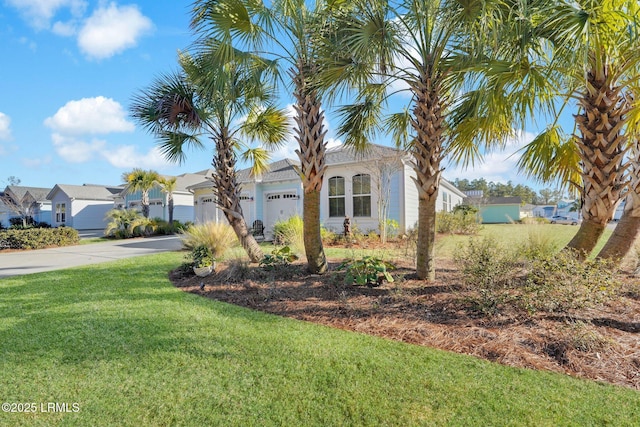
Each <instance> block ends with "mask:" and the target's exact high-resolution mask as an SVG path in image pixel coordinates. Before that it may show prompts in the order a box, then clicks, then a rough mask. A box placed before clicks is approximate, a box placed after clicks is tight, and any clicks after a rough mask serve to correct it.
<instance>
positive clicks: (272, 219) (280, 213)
mask: <svg viewBox="0 0 640 427" xmlns="http://www.w3.org/2000/svg"><path fill="white" fill-rule="evenodd" d="M298 199H299V197H298V195H297V194H296V193H272V194H269V195H268V196H267V211H266V218H265V228H266V229H267V230H268V231H271V230H272V229H273V224H275V223H276V222H277V221H279V220H282V219H287V218H289V217H291V216H293V215H297V214H299V212H298Z"/></svg>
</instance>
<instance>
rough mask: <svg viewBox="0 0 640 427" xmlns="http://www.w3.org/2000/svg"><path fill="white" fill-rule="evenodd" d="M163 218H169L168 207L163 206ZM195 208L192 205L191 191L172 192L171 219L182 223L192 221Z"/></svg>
mask: <svg viewBox="0 0 640 427" xmlns="http://www.w3.org/2000/svg"><path fill="white" fill-rule="evenodd" d="M165 215H166V216H165V218H164V219H165V220H166V221H168V220H169V207H168V206H166V207H165ZM194 215H195V208H194V206H193V195H192V194H191V193H174V194H173V219H174V220H178V221H180V222H182V223H185V222H187V221H193V220H194Z"/></svg>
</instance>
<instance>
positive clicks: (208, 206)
mask: <svg viewBox="0 0 640 427" xmlns="http://www.w3.org/2000/svg"><path fill="white" fill-rule="evenodd" d="M217 210H218V207H217V205H216V202H215V200H214V199H213V197H203V198H201V199H200V203H198V215H197V218H196V219H197V221H198V222H199V223H203V222H209V221H216V220H217V219H218V215H217V212H216V211H217Z"/></svg>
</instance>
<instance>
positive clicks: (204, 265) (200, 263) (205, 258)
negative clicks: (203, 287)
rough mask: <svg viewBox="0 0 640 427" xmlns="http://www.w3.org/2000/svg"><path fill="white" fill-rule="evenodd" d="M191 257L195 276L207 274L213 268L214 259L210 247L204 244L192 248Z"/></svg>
mask: <svg viewBox="0 0 640 427" xmlns="http://www.w3.org/2000/svg"><path fill="white" fill-rule="evenodd" d="M191 258H192V259H193V272H194V273H196V276H199V277H205V276H208V275H209V274H211V272H212V271H213V270H214V269H215V259H214V258H213V254H212V253H211V249H209V247H208V246H206V245H200V246H197V247H195V248H193V250H192V251H191Z"/></svg>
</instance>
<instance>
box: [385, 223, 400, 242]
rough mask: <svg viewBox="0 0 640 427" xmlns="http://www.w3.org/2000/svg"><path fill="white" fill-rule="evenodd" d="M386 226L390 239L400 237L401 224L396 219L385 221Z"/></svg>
mask: <svg viewBox="0 0 640 427" xmlns="http://www.w3.org/2000/svg"><path fill="white" fill-rule="evenodd" d="M385 228H386V232H387V238H388V239H394V238H396V237H398V230H400V224H398V221H396V220H395V219H387V220H386V221H385Z"/></svg>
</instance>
